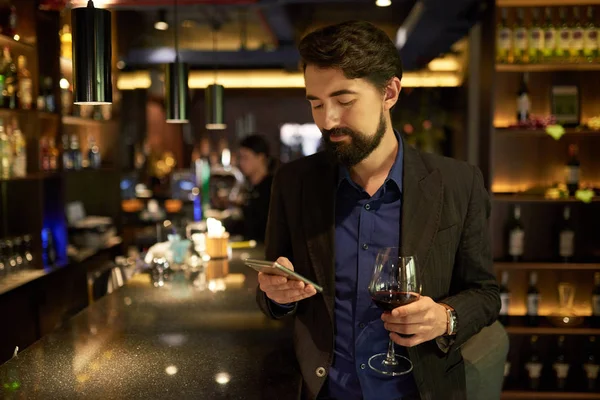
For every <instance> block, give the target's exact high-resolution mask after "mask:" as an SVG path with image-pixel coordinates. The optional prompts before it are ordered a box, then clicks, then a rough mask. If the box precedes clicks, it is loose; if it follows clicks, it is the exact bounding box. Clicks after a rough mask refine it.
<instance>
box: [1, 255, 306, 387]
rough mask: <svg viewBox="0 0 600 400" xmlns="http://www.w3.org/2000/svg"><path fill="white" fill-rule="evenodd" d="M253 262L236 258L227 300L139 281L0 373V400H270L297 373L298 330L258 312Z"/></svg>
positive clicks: (183, 282) (176, 280)
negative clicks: (295, 337)
mask: <svg viewBox="0 0 600 400" xmlns="http://www.w3.org/2000/svg"><path fill="white" fill-rule="evenodd" d="M250 256H251V257H254V258H261V257H262V249H252V250H234V251H233V257H232V260H231V261H230V263H229V277H228V278H227V280H226V282H227V287H226V289H225V290H223V291H216V292H213V291H211V290H208V289H206V290H199V289H197V288H196V287H195V286H194V285H192V284H191V279H188V278H187V277H186V276H185V275H184V274H183V273H178V274H174V275H173V278H172V280H171V281H170V282H169V284H168V285H167V286H165V287H162V288H155V287H154V286H152V284H151V279H150V275H148V274H145V273H144V274H138V275H135V276H134V277H133V278H132V279H131V280H130V281H129V282H128V283H127V284H126V285H125V286H124V287H122V288H120V289H118V290H117V291H115V292H113V293H112V294H109V295H107V296H105V297H103V298H102V299H100V300H99V301H97V302H95V303H93V304H92V305H90V306H89V307H88V308H86V309H85V310H83V311H82V312H81V313H79V314H78V315H76V316H75V317H73V318H72V319H71V320H69V321H68V322H67V324H66V325H64V326H63V327H62V328H60V329H59V330H57V331H54V332H52V333H50V334H49V335H46V336H45V337H43V338H42V339H41V340H39V341H38V342H36V343H35V344H33V345H32V346H30V347H29V348H27V349H25V350H24V351H23V352H20V353H19V354H18V355H17V356H16V357H14V358H12V359H11V360H10V361H8V362H7V363H5V364H4V365H2V366H0V379H1V383H2V387H1V388H0V390H1V391H2V396H0V397H1V398H3V399H49V398H52V399H100V398H102V399H142V398H143V399H263V398H270V396H269V391H270V390H274V389H275V388H276V387H279V386H280V385H286V382H287V381H288V379H293V376H294V374H295V373H296V372H295V371H296V368H295V366H294V365H295V364H294V363H295V362H294V361H293V356H292V354H293V353H292V341H291V326H290V323H289V322H280V321H271V320H269V319H267V318H266V317H265V316H264V315H263V314H262V313H261V312H260V311H259V310H258V307H257V306H256V303H255V288H256V272H254V271H253V270H251V269H250V268H248V267H246V266H244V265H243V263H242V262H241V259H242V258H245V257H250ZM5 322H7V321H5ZM8 322H9V323H10V321H8ZM3 345H4V346H5V345H7V344H3ZM9 345H10V344H9Z"/></svg>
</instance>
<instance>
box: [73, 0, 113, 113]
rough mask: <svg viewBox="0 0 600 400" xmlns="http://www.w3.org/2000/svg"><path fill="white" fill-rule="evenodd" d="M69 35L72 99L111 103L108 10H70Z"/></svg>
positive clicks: (110, 47)
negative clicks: (70, 42)
mask: <svg viewBox="0 0 600 400" xmlns="http://www.w3.org/2000/svg"><path fill="white" fill-rule="evenodd" d="M71 20H72V27H73V29H72V32H73V33H72V36H73V87H74V88H73V102H74V103H75V104H111V103H112V73H111V54H112V45H111V23H110V11H108V10H104V9H100V8H95V7H94V3H93V1H92V0H89V1H88V4H87V7H81V8H74V9H73V10H72V11H71Z"/></svg>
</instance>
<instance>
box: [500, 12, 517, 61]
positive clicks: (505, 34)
mask: <svg viewBox="0 0 600 400" xmlns="http://www.w3.org/2000/svg"><path fill="white" fill-rule="evenodd" d="M507 18H508V9H507V8H503V9H502V20H501V21H500V24H498V28H497V31H496V32H497V37H496V62H497V63H500V64H505V63H508V62H510V56H511V54H510V51H511V49H512V41H513V40H512V39H513V31H512V29H511V28H510V27H509V26H508V23H507Z"/></svg>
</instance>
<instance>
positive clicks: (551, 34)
mask: <svg viewBox="0 0 600 400" xmlns="http://www.w3.org/2000/svg"><path fill="white" fill-rule="evenodd" d="M545 13H546V21H545V23H544V51H543V61H544V62H551V61H553V60H554V57H555V56H556V27H555V26H554V23H553V22H552V9H551V8H550V7H546V9H545Z"/></svg>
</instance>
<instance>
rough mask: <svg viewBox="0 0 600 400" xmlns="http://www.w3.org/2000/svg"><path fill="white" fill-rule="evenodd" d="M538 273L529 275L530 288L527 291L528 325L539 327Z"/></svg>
mask: <svg viewBox="0 0 600 400" xmlns="http://www.w3.org/2000/svg"><path fill="white" fill-rule="evenodd" d="M537 278H538V277H537V272H535V271H534V272H531V273H530V274H529V288H528V289H527V324H528V325H529V326H538V325H539V305H540V291H539V289H538V288H537Z"/></svg>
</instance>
